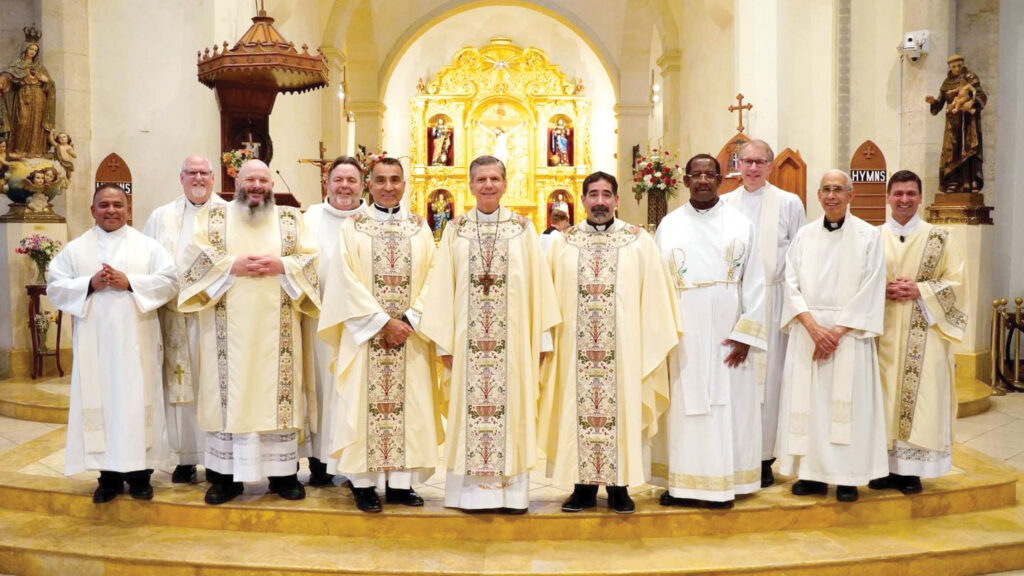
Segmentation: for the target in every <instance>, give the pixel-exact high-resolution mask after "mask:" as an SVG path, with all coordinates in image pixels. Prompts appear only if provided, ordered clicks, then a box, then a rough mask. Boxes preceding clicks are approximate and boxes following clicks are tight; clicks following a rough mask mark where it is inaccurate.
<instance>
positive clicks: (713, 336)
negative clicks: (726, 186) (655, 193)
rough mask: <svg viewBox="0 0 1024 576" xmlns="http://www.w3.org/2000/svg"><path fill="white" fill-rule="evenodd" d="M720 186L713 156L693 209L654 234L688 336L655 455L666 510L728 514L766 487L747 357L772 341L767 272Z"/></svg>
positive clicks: (696, 167)
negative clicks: (698, 509)
mask: <svg viewBox="0 0 1024 576" xmlns="http://www.w3.org/2000/svg"><path fill="white" fill-rule="evenodd" d="M721 180H722V177H721V171H720V167H719V165H718V160H716V159H715V158H714V157H712V156H710V155H708V154H698V155H696V156H694V157H693V158H691V159H690V160H689V161H688V162H687V163H686V174H685V176H684V177H683V183H684V184H686V187H687V188H689V189H690V201H689V202H688V203H686V204H684V205H682V206H681V207H679V208H677V209H676V210H674V211H673V212H672V213H670V214H669V215H668V216H666V217H665V219H664V220H662V222H661V225H660V226H658V232H657V235H656V240H657V243H658V248H659V249H660V250H661V254H662V257H663V258H664V259H665V260H666V261H667V262H668V267H669V273H670V274H671V275H672V277H673V281H674V284H675V292H676V294H675V295H676V298H677V302H678V307H679V317H680V320H681V328H682V332H683V335H682V339H681V340H680V341H679V345H678V346H677V347H676V349H675V350H674V351H673V352H672V353H671V354H670V355H669V374H670V376H671V393H672V405H671V406H670V407H669V410H668V412H667V425H666V427H665V429H664V430H662V432H661V433H660V434H659V437H658V440H657V443H656V446H655V448H656V456H655V462H656V463H657V464H659V465H658V466H656V467H655V471H656V474H655V476H657V477H659V480H661V481H665V482H666V483H667V485H668V490H667V491H665V492H664V493H663V494H662V495H661V498H660V500H659V503H660V504H661V505H662V506H672V505H681V506H700V507H706V508H714V509H727V508H732V507H733V504H734V501H735V499H736V496H737V495H740V494H751V493H753V492H756V491H758V490H759V489H760V488H761V402H760V394H759V387H758V374H757V371H756V369H755V367H754V363H753V361H752V359H749V358H748V354H749V352H750V349H751V348H755V349H757V350H764V349H765V346H766V340H767V337H768V330H767V328H766V327H765V325H764V321H765V312H764V266H763V265H762V261H761V255H760V252H759V251H758V245H757V232H756V230H755V229H754V225H753V224H752V223H751V222H750V220H748V219H747V218H746V216H744V215H743V214H741V213H740V212H739V211H738V210H736V209H734V208H733V207H732V206H730V205H728V204H726V203H725V202H722V201H721V200H720V199H719V197H718V185H719V184H720V183H721ZM665 444H667V447H666V446H665ZM666 450H667V452H668V454H667V458H665V455H664V452H665V451H666ZM666 460H667V470H666V466H665V461H666ZM666 472H667V474H666Z"/></svg>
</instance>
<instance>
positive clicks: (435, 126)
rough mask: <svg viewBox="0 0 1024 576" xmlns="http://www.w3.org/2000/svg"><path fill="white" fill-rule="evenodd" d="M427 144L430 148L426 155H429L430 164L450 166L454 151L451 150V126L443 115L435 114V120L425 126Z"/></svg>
mask: <svg viewBox="0 0 1024 576" xmlns="http://www.w3.org/2000/svg"><path fill="white" fill-rule="evenodd" d="M427 146H429V147H430V150H428V151H427V155H428V156H429V157H430V165H431V166H451V165H452V163H453V157H454V151H453V150H452V128H451V126H450V125H449V124H448V118H447V117H445V116H436V117H435V120H434V121H433V122H432V123H431V124H430V125H429V126H428V127H427Z"/></svg>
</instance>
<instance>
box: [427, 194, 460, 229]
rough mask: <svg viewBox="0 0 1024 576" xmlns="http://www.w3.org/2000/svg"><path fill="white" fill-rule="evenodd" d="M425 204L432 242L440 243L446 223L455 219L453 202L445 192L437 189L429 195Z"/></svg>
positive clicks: (450, 196)
mask: <svg viewBox="0 0 1024 576" xmlns="http://www.w3.org/2000/svg"><path fill="white" fill-rule="evenodd" d="M428 202H429V203H428V204H427V223H428V224H429V225H430V230H431V231H433V233H434V241H435V242H440V241H441V234H442V233H443V232H444V227H445V226H446V225H447V224H448V222H449V221H450V220H451V219H452V218H454V217H455V201H454V200H453V198H452V195H451V193H450V192H448V191H447V190H443V189H438V190H434V191H433V192H432V193H431V194H430V198H429V200H428Z"/></svg>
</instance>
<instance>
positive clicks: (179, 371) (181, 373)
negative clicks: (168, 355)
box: [174, 364, 185, 386]
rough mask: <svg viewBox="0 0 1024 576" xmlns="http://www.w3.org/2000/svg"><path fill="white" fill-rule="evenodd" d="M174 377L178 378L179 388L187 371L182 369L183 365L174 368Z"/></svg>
mask: <svg viewBox="0 0 1024 576" xmlns="http://www.w3.org/2000/svg"><path fill="white" fill-rule="evenodd" d="M174 375H175V376H177V377H178V386H181V377H182V376H184V375H185V371H184V370H182V369H181V364H176V365H175V366H174Z"/></svg>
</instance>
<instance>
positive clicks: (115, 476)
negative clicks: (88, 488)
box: [92, 470, 124, 504]
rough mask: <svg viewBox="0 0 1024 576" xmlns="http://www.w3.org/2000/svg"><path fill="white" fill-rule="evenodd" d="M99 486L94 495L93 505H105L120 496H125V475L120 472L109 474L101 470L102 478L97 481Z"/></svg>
mask: <svg viewBox="0 0 1024 576" xmlns="http://www.w3.org/2000/svg"><path fill="white" fill-rule="evenodd" d="M97 483H98V484H99V486H97V487H96V491H95V492H93V493H92V502H93V504H103V503H105V502H110V501H111V500H113V499H114V498H117V495H118V494H124V475H123V474H121V473H120V472H109V471H106V470H100V477H99V478H98V479H97Z"/></svg>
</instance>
